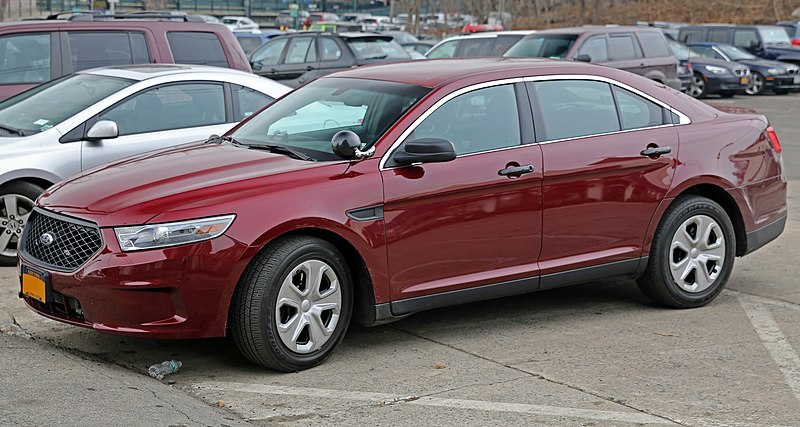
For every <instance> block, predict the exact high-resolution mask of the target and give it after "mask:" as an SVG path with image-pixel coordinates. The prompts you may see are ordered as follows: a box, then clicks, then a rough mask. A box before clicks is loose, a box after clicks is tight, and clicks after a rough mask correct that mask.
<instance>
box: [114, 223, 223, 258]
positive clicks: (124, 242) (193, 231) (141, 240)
mask: <svg viewBox="0 0 800 427" xmlns="http://www.w3.org/2000/svg"><path fill="white" fill-rule="evenodd" d="M234 218H236V215H223V216H215V217H212V218H201V219H191V220H188V221H180V222H168V223H163V224H147V225H134V226H130V227H118V228H115V229H114V234H116V235H117V241H118V242H119V246H120V248H122V250H123V251H125V252H127V251H138V250H143V249H155V248H164V247H167V246H177V245H185V244H188V243H196V242H202V241H204V240H211V239H213V238H215V237H219V236H220V235H222V233H224V232H225V231H226V230H227V229H228V227H230V225H231V223H233V219H234Z"/></svg>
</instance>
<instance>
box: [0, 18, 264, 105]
mask: <svg viewBox="0 0 800 427" xmlns="http://www.w3.org/2000/svg"><path fill="white" fill-rule="evenodd" d="M175 18H181V19H183V17H182V16H176V17H175ZM103 19H106V18H103ZM175 62H179V63H182V64H198V65H212V66H216V67H227V68H233V69H236V70H242V71H248V72H249V71H251V69H250V64H249V63H248V62H247V56H246V55H245V54H244V51H242V48H241V46H239V43H238V42H237V41H236V39H235V38H234V37H233V34H231V32H230V30H228V29H227V28H225V27H224V26H222V25H217V24H206V23H198V22H178V21H154V20H147V19H146V18H142V19H138V18H135V17H134V18H130V19H122V20H114V21H108V20H97V21H85V20H81V21H63V20H46V21H25V22H14V23H5V24H3V25H2V26H0V100H2V99H5V98H8V97H9V96H11V95H14V94H17V93H19V92H22V91H23V90H25V89H29V88H31V87H34V86H36V85H38V84H41V83H44V82H46V81H49V80H52V79H55V78H58V77H61V76H64V75H67V74H71V73H73V72H75V71H80V70H85V69H89V68H96V67H104V66H109V65H127V64H149V63H175Z"/></svg>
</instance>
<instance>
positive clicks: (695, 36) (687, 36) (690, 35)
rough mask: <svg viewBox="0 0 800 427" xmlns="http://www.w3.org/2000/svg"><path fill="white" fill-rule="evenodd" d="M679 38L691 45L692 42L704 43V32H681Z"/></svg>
mask: <svg viewBox="0 0 800 427" xmlns="http://www.w3.org/2000/svg"><path fill="white" fill-rule="evenodd" d="M679 38H680V39H681V40H680V41H682V42H683V43H691V42H704V41H705V40H703V30H686V31H681V33H680V35H679Z"/></svg>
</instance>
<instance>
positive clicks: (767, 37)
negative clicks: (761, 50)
mask: <svg viewBox="0 0 800 427" xmlns="http://www.w3.org/2000/svg"><path fill="white" fill-rule="evenodd" d="M759 32H760V33H761V38H762V39H764V44H791V43H792V42H791V40H789V35H788V34H786V30H784V29H783V28H782V27H769V28H761V29H759Z"/></svg>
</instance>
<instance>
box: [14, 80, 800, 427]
mask: <svg viewBox="0 0 800 427" xmlns="http://www.w3.org/2000/svg"><path fill="white" fill-rule="evenodd" d="M799 101H800V95H790V96H765V97H757V98H745V97H737V98H736V99H734V100H732V101H727V100H723V101H720V100H713V101H711V102H715V103H739V104H741V105H751V106H755V107H756V108H757V109H759V111H761V112H763V113H765V114H767V116H768V117H770V119H771V120H772V123H773V125H774V126H775V128H776V130H777V132H778V135H779V137H780V139H781V142H782V145H783V149H784V158H785V163H786V165H787V176H788V177H789V179H790V180H791V182H790V201H789V203H790V219H789V222H788V224H787V229H786V231H785V232H784V234H783V235H782V236H781V237H780V238H779V239H778V240H776V241H775V242H773V243H771V244H770V245H769V246H767V247H765V248H764V249H762V250H760V251H757V252H756V253H754V254H751V255H749V256H747V257H745V258H739V259H737V260H736V265H735V269H734V272H733V275H732V277H731V280H730V282H729V285H728V289H727V290H725V291H724V292H723V293H722V294H721V295H720V297H719V298H717V299H716V300H715V301H714V302H713V303H711V304H710V305H709V306H707V307H704V308H700V309H694V310H671V309H664V308H660V307H657V306H655V305H653V304H652V303H650V302H649V301H648V300H647V299H646V298H645V297H644V296H643V295H642V294H641V293H640V292H639V291H638V289H637V288H636V286H635V284H634V283H633V282H632V281H609V282H597V283H590V284H585V285H580V286H573V287H570V288H564V289H558V290H552V291H546V292H541V293H537V294H529V295H524V296H519V297H513V298H505V299H499V300H493V301H487V302H482V303H475V304H468V305H463V306H458V307H452V308H447V309H440V310H435V311H430V312H424V313H419V314H416V315H414V316H411V317H409V318H407V319H404V320H402V321H399V322H396V323H393V324H390V325H385V326H379V327H375V328H360V327H352V328H351V329H350V330H349V331H348V334H347V336H346V337H345V339H344V341H343V343H342V344H341V345H340V347H339V349H338V350H337V351H336V352H335V353H334V355H333V357H332V358H331V359H330V360H329V361H327V362H326V363H325V364H323V365H321V366H319V367H316V368H313V369H310V370H307V371H303V372H299V373H293V374H278V373H273V372H270V371H267V370H264V369H261V368H259V367H257V366H254V365H253V364H251V363H249V362H247V361H246V360H245V359H244V358H243V357H241V356H240V355H239V354H238V352H237V351H236V349H235V346H234V345H233V343H232V342H231V341H229V340H226V339H213V340H191V341H158V340H143V339H131V338H120V337H114V336H108V335H102V334H99V333H96V332H93V331H89V330H84V329H79V328H74V327H70V326H66V325H61V324H58V323H55V322H52V321H49V320H46V319H44V318H41V317H39V316H37V315H35V314H33V313H31V312H30V311H28V310H27V309H26V308H24V306H23V305H22V303H21V301H20V300H19V299H17V298H16V293H17V290H18V288H17V287H18V285H17V277H16V271H15V270H14V269H11V268H4V269H0V321H2V320H3V319H7V318H10V317H12V316H13V318H15V319H16V321H17V322H18V323H19V324H20V325H22V327H23V328H24V329H25V330H26V331H27V332H28V333H30V334H31V335H33V336H34V337H36V338H37V340H38V341H39V342H41V343H44V344H46V345H48V346H56V347H59V348H64V349H68V350H69V351H72V352H74V353H75V354H90V355H93V357H97V358H99V359H100V360H105V361H107V363H109V364H119V365H121V366H123V367H126V368H129V369H130V370H132V371H133V372H138V373H142V374H144V372H145V370H146V368H147V366H149V365H150V364H153V363H157V362H160V361H162V360H167V359H173V358H174V359H178V360H181V361H182V362H183V368H182V369H181V370H180V371H179V372H178V373H176V374H174V375H172V376H170V377H169V379H172V380H175V381H176V384H175V385H174V387H176V388H179V389H182V390H184V391H185V392H187V393H189V394H190V395H193V396H196V397H198V398H199V399H201V400H202V401H204V402H205V403H206V404H209V405H213V404H217V403H219V402H222V404H224V406H225V407H227V408H228V409H230V410H232V411H233V412H234V413H236V414H238V415H239V416H241V417H242V418H244V419H245V420H249V421H250V422H251V423H253V424H257V425H274V424H281V425H343V424H344V425H348V424H356V423H358V424H359V425H381V426H384V425H416V424H434V423H435V424H440V425H453V424H458V425H484V424H486V423H489V422H493V423H507V424H512V425H534V424H547V425H591V426H624V425H642V424H653V425H659V424H676V425H690V426H718V425H729V426H745V425H747V426H751V425H752V426H762V425H798V420H800V357H799V356H798V352H800V322H798V320H800V279H798V278H800V263H798V260H800V249H798V245H797V244H796V242H798V241H799V240H800V155H798V153H800V122H798V120H797V119H796V118H795V117H796V115H797V114H798V113H800V111H798V109H800V107H797V106H798V105H800V102H799ZM143 378H144V377H143ZM144 379H145V380H147V381H155V380H150V379H149V378H144ZM7 393H14V386H13V385H12V386H11V387H10V388H9V387H4V388H2V389H0V399H3V401H4V402H5V401H7V399H8V396H7V395H6V394H7Z"/></svg>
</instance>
